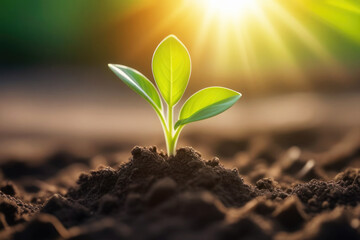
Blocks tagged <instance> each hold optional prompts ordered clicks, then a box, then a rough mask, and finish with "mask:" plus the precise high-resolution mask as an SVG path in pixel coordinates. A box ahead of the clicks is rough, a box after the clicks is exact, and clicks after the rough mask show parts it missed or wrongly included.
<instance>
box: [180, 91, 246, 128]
mask: <svg viewBox="0 0 360 240" xmlns="http://www.w3.org/2000/svg"><path fill="white" fill-rule="evenodd" d="M240 97H241V93H238V92H236V91H233V90H231V89H228V88H223V87H209V88H205V89H202V90H200V91H198V92H196V93H195V94H194V95H192V96H191V97H190V98H189V99H188V100H187V101H186V102H185V104H184V106H183V107H182V108H181V110H180V114H179V120H178V121H177V122H176V124H175V129H176V128H178V127H179V126H181V125H185V124H187V123H191V122H195V121H199V120H203V119H206V118H210V117H213V116H215V115H218V114H220V113H222V112H224V111H225V110H227V109H228V108H230V107H231V106H232V105H234V103H235V102H236V101H237V100H239V98H240Z"/></svg>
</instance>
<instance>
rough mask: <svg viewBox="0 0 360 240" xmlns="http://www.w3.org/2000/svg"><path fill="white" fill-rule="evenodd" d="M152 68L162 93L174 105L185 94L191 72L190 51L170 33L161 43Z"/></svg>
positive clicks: (168, 102) (156, 51)
mask: <svg viewBox="0 0 360 240" xmlns="http://www.w3.org/2000/svg"><path fill="white" fill-rule="evenodd" d="M152 70H153V74H154V78H155V81H156V84H157V86H158V88H159V90H160V93H161V95H162V96H163V98H164V99H165V101H166V102H167V104H168V105H169V106H174V105H175V104H176V103H177V102H178V101H179V100H180V98H181V97H182V95H183V94H184V91H185V89H186V86H187V84H188V82H189V77H190V72H191V62H190V55H189V52H188V51H187V50H186V47H185V46H184V44H182V43H181V42H180V40H179V39H178V38H177V37H175V36H174V35H170V36H168V37H166V38H165V39H164V40H163V41H162V42H161V43H160V44H159V46H158V47H157V48H156V50H155V52H154V56H153V59H152Z"/></svg>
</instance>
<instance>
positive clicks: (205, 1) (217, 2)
mask: <svg viewBox="0 0 360 240" xmlns="http://www.w3.org/2000/svg"><path fill="white" fill-rule="evenodd" d="M199 4H200V5H201V7H202V8H204V10H206V11H209V12H211V13H212V14H213V15H215V16H218V17H220V18H222V19H238V18H241V17H242V16H244V15H246V14H247V13H248V12H249V10H250V9H251V8H253V6H254V5H255V4H256V0H199Z"/></svg>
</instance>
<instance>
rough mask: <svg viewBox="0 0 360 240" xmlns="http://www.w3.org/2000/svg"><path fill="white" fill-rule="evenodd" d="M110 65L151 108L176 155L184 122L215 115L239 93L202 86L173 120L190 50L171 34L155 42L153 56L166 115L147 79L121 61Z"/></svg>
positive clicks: (187, 72)
mask: <svg viewBox="0 0 360 240" xmlns="http://www.w3.org/2000/svg"><path fill="white" fill-rule="evenodd" d="M109 68H110V69H111V70H112V71H113V72H114V73H115V74H116V76H118V77H119V78H120V79H121V80H122V81H123V82H124V83H125V84H126V85H127V86H129V87H130V88H131V89H132V90H134V91H135V92H136V93H138V94H139V95H140V96H142V97H143V98H145V100H146V101H148V102H149V103H150V105H151V106H152V107H153V108H154V110H155V112H156V114H157V115H158V117H159V119H160V121H161V125H162V128H163V130H164V135H165V140H166V148H167V152H168V154H169V155H170V156H174V155H175V151H176V143H177V141H178V138H179V135H180V132H181V130H182V129H183V128H184V126H185V125H186V124H188V123H191V122H195V121H199V120H203V119H206V118H210V117H213V116H215V115H218V114H220V113H222V112H224V111H225V110H227V109H228V108H230V107H231V106H232V105H234V103H235V102H236V101H237V100H238V99H239V98H240V97H241V93H238V92H236V91H233V90H231V89H228V88H224V87H208V88H204V89H202V90H200V91H198V92H196V93H195V94H193V95H192V96H191V97H190V98H189V99H188V100H187V101H186V102H185V103H184V105H183V106H182V108H181V110H180V112H179V116H178V120H177V121H176V123H175V124H174V106H175V105H176V104H177V103H178V102H179V100H180V98H181V97H182V95H183V94H184V92H185V89H186V86H187V84H188V82H189V78H190V72H191V60H190V55H189V52H188V51H187V49H186V47H185V46H184V44H183V43H182V42H181V41H180V40H179V39H178V38H177V37H176V36H174V35H169V36H168V37H166V38H165V39H164V40H163V41H162V42H161V43H160V44H159V45H158V46H157V48H156V50H155V52H154V55H153V58H152V72H153V75H154V79H155V82H156V85H157V87H158V89H159V91H160V93H161V96H162V97H163V99H164V101H165V103H166V106H167V110H166V113H167V117H166V118H165V110H164V108H163V103H162V100H161V98H160V95H159V93H158V91H157V89H156V88H155V86H154V85H153V84H152V83H151V81H150V80H149V79H147V78H146V77H145V76H144V75H143V74H141V73H140V72H138V71H137V70H135V69H132V68H129V67H126V66H123V65H117V64H109Z"/></svg>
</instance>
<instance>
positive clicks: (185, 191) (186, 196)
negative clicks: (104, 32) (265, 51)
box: [0, 147, 360, 240]
mask: <svg viewBox="0 0 360 240" xmlns="http://www.w3.org/2000/svg"><path fill="white" fill-rule="evenodd" d="M278 161H280V160H278ZM69 164H70V163H69ZM276 164H278V163H276V160H274V165H275V167H276V166H277V165H276ZM280 166H281V168H280V169H285V170H287V169H288V168H285V167H283V166H282V165H280ZM60 167H61V168H63V166H59V168H60ZM285 170H284V171H285ZM29 171H30V170H29ZM54 171H55V170H54ZM30 172H31V171H30ZM280 180H282V179H281V178H280ZM41 186H42V185H39V186H38V187H39V188H40V190H41ZM38 192H40V193H41V192H43V191H42V190H41V191H38ZM36 194H39V193H28V192H26V191H24V190H23V188H21V187H19V188H18V187H16V186H15V185H14V184H13V183H11V182H6V184H2V186H0V239H14V240H15V239H36V240H39V239H46V240H51V239H54V240H55V239H56V240H59V239H67V240H83V239H86V240H92V239H109V240H111V239H171V240H177V239H209V240H212V239H214V240H215V239H220V240H222V239H260V240H261V239H278V240H282V239H290V240H291V239H294V240H297V239H339V238H341V237H345V239H359V237H360V220H359V216H360V206H359V205H358V203H359V202H360V170H359V169H355V168H348V169H346V170H345V171H343V172H341V173H339V174H338V175H336V177H335V178H334V179H332V180H329V181H323V180H320V179H313V180H311V181H310V182H302V183H301V182H298V183H296V184H288V183H286V182H285V183H284V182H277V181H275V180H274V179H272V178H268V177H265V178H260V179H258V180H257V181H256V183H255V184H254V185H252V184H246V183H245V182H244V180H243V178H242V177H241V176H240V175H239V173H238V170H237V169H226V168H225V167H223V166H222V165H221V164H220V163H219V159H217V158H213V159H211V160H203V159H202V157H201V155H200V153H198V152H196V151H195V150H193V149H192V148H189V147H187V148H181V149H179V150H178V151H177V155H176V156H175V157H168V156H167V155H165V154H164V153H163V152H158V151H157V149H156V147H150V148H142V147H135V148H134V149H133V150H132V157H131V158H130V159H129V161H128V162H125V163H123V164H121V165H119V166H118V167H116V168H115V167H114V168H110V167H100V168H99V169H97V170H93V171H90V172H88V173H83V174H82V175H81V176H80V177H79V178H78V181H77V185H76V186H75V187H71V188H69V189H68V191H67V193H66V194H59V193H56V194H50V193H48V195H50V196H49V197H43V198H37V197H34V196H37V195H36ZM46 196H47V195H46ZM34 199H37V200H36V201H35V200H34ZM42 199H43V200H42Z"/></svg>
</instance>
